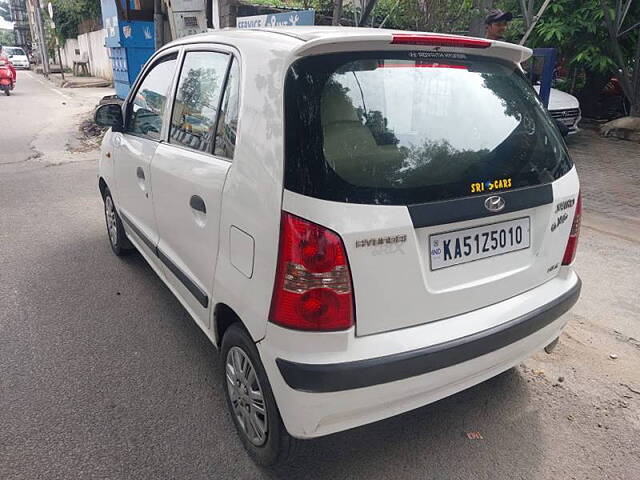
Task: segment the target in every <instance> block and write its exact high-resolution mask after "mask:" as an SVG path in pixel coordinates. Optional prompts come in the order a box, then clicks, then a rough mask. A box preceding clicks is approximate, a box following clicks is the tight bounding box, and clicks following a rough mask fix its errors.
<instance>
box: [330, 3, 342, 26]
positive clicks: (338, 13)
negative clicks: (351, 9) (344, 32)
mask: <svg viewBox="0 0 640 480" xmlns="http://www.w3.org/2000/svg"><path fill="white" fill-rule="evenodd" d="M341 18H342V0H335V2H334V4H333V18H332V19H331V25H340V19H341Z"/></svg>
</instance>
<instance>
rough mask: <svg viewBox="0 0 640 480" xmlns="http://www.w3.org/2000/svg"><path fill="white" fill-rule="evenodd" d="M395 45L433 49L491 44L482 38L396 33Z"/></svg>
mask: <svg viewBox="0 0 640 480" xmlns="http://www.w3.org/2000/svg"><path fill="white" fill-rule="evenodd" d="M391 43H392V44H395V45H427V46H433V47H458V48H489V47H490V46H491V42H490V41H489V40H483V39H481V38H471V37H456V36H448V35H420V34H416V33H396V34H395V35H393V36H392V38H391Z"/></svg>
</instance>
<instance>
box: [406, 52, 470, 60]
mask: <svg viewBox="0 0 640 480" xmlns="http://www.w3.org/2000/svg"><path fill="white" fill-rule="evenodd" d="M409 58H446V59H449V60H451V59H456V60H466V59H467V58H468V57H467V55H466V54H464V53H451V52H409Z"/></svg>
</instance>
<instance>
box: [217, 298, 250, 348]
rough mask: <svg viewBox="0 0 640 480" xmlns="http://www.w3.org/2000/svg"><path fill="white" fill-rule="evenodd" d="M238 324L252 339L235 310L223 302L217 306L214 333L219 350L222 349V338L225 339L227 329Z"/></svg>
mask: <svg viewBox="0 0 640 480" xmlns="http://www.w3.org/2000/svg"><path fill="white" fill-rule="evenodd" d="M236 323H237V324H239V325H240V326H241V327H242V328H243V329H244V330H245V331H246V332H247V334H248V335H249V338H252V337H251V334H250V333H249V330H248V329H247V327H246V325H245V324H244V322H243V321H242V319H241V318H240V316H239V315H238V314H237V313H236V312H235V310H234V309H233V308H231V307H230V306H229V305H227V304H226V303H222V302H220V303H218V304H216V306H215V308H214V310H213V331H214V335H215V342H216V346H217V347H218V348H220V346H221V345H222V337H224V334H225V332H226V331H227V329H228V328H229V327H230V326H231V325H233V324H236Z"/></svg>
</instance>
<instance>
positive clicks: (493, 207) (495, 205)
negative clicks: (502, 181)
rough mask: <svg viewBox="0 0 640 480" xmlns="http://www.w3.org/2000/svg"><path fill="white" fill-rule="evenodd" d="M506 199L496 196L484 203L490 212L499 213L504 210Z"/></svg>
mask: <svg viewBox="0 0 640 480" xmlns="http://www.w3.org/2000/svg"><path fill="white" fill-rule="evenodd" d="M504 205H505V202H504V198H502V197H499V196H498V195H494V196H492V197H489V198H487V199H486V200H485V201H484V207H485V208H486V209H487V210H489V211H490V212H499V211H500V210H502V209H503V208H504Z"/></svg>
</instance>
